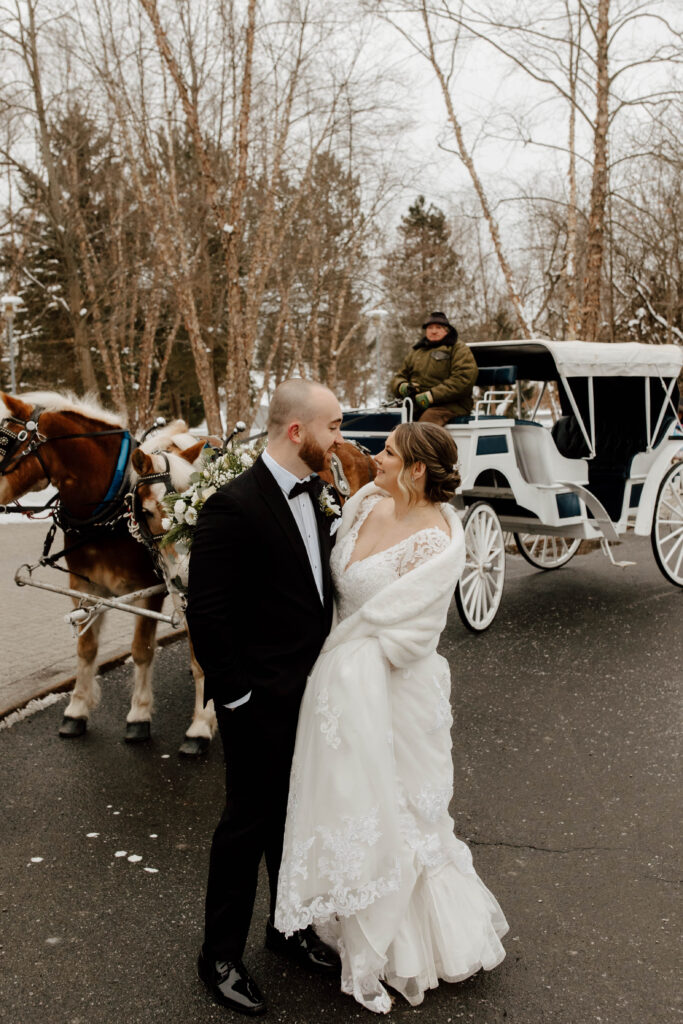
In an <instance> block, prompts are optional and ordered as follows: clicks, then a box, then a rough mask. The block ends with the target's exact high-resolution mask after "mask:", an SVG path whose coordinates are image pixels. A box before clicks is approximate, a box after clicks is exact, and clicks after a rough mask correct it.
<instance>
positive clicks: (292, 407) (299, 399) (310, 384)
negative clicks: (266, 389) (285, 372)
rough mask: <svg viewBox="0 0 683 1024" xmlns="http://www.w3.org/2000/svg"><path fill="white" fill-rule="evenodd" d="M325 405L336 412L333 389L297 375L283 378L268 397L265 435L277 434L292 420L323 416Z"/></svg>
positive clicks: (299, 420)
mask: <svg viewBox="0 0 683 1024" xmlns="http://www.w3.org/2000/svg"><path fill="white" fill-rule="evenodd" d="M328 407H329V410H330V411H331V412H333V413H334V416H336V409H338V408H339V403H338V402H337V399H336V397H335V395H334V394H333V392H332V391H330V389H329V388H326V387H325V386H324V385H323V384H318V383H317V382H316V381H313V380H302V379H301V378H298V377H297V378H295V379H293V380H285V381H283V382H282V384H278V386H277V387H276V388H275V391H274V392H273V397H272V398H271V400H270V407H269V409H268V437H269V438H271V439H274V438H276V437H279V436H280V435H282V434H284V433H285V432H286V431H287V428H288V427H289V426H290V424H292V423H295V422H296V423H301V424H302V425H305V424H306V423H310V421H311V420H313V419H315V418H316V417H318V416H321V415H323V416H324V415H325V414H326V411H327V410H328ZM335 407H336V409H335ZM334 416H333V418H334Z"/></svg>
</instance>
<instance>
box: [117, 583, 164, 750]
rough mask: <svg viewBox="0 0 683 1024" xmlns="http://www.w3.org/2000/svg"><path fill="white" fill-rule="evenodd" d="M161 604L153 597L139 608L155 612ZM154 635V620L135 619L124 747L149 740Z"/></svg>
mask: <svg viewBox="0 0 683 1024" xmlns="http://www.w3.org/2000/svg"><path fill="white" fill-rule="evenodd" d="M163 601H164V595H163V594H154V595H152V597H150V598H147V600H146V601H144V602H142V605H141V606H142V607H145V608H150V609H152V610H154V611H159V609H160V608H161V605H162V604H163ZM156 631H157V620H156V619H148V618H147V616H144V615H140V616H138V618H137V621H136V623H135V632H134V634H133V644H132V647H131V654H132V656H133V665H134V682H133V696H132V698H131V702H130V711H129V712H128V714H127V716H126V733H125V740H126V742H127V743H139V742H141V741H144V740H148V739H149V737H150V720H151V718H152V706H153V703H154V694H153V691H152V665H153V662H154V651H155V647H156V642H155V638H156Z"/></svg>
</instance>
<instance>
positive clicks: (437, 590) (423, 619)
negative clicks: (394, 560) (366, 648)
mask: <svg viewBox="0 0 683 1024" xmlns="http://www.w3.org/2000/svg"><path fill="white" fill-rule="evenodd" d="M384 493H385V492H384V491H382V490H381V489H380V488H379V487H377V485H376V484H374V483H370V484H367V485H366V486H365V487H363V488H361V490H360V491H358V492H357V493H356V494H355V495H354V496H353V497H352V498H351V499H349V501H347V502H346V504H345V505H344V511H343V514H342V521H341V525H340V527H339V530H338V538H337V542H339V541H340V540H341V539H342V538H343V537H344V536H345V535H346V534H347V533H348V531H349V530H350V529H351V526H352V524H353V522H354V519H355V517H356V515H357V514H358V511H359V508H360V504H361V502H362V501H363V499H364V498H365V497H366V495H369V494H384ZM441 511H442V513H443V516H444V518H445V519H446V522H447V523H448V526H449V529H450V531H451V542H450V544H449V545H448V547H447V548H446V549H445V550H444V551H441V552H439V553H438V554H435V555H434V556H433V557H432V558H430V559H428V560H427V561H426V562H423V563H422V564H421V565H418V566H417V568H415V569H412V570H411V571H410V572H408V573H406V574H405V575H404V576H401V577H399V578H398V579H397V580H396V581H395V582H394V583H391V584H390V585H389V586H387V587H384V588H383V589H382V590H381V591H380V592H379V593H377V594H375V596H374V597H372V598H370V600H368V601H366V602H365V604H364V605H363V606H362V607H361V608H359V609H358V610H357V611H356V612H354V614H353V615H350V616H349V617H348V618H347V619H344V620H343V621H341V622H339V623H338V624H337V625H335V626H334V627H333V629H332V632H331V633H330V635H329V636H328V638H327V640H326V642H325V645H324V647H323V652H326V651H331V650H333V649H334V648H335V647H337V646H339V645H340V644H343V643H346V642H347V641H348V640H357V639H361V638H363V637H375V638H376V639H377V640H378V641H379V643H380V646H381V648H382V652H383V654H384V655H385V657H386V658H387V659H388V661H389V662H390V664H391V665H392V666H394V667H395V668H402V667H404V666H406V665H408V664H410V663H411V662H413V661H416V660H418V659H419V658H423V657H426V656H427V655H429V654H432V653H433V652H434V651H435V650H436V646H437V643H438V641H439V636H440V634H441V631H442V630H443V628H444V626H445V624H446V616H447V614H448V607H449V604H450V601H451V598H452V597H453V592H454V590H455V586H456V583H457V582H458V579H459V577H460V574H461V572H462V570H463V567H464V564H465V540H464V535H463V530H462V525H461V523H460V520H459V518H458V516H457V514H456V513H455V511H454V510H453V509H452V508H451V506H450V505H446V504H444V505H442V506H441Z"/></svg>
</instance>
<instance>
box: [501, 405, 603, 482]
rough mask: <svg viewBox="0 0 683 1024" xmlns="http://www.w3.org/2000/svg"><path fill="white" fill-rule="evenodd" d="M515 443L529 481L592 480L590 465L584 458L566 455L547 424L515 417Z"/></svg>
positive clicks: (520, 465) (520, 468) (523, 470)
mask: <svg viewBox="0 0 683 1024" xmlns="http://www.w3.org/2000/svg"><path fill="white" fill-rule="evenodd" d="M512 443H513V445H514V449H515V458H516V462H517V467H518V469H519V471H520V473H521V474H522V476H523V478H524V479H525V480H526V482H527V483H529V484H556V483H559V481H561V480H567V481H569V482H571V483H575V484H586V483H588V464H587V463H586V462H585V461H584V460H583V459H580V458H566V457H565V456H564V455H562V454H561V453H560V452H559V451H558V449H557V445H556V444H555V442H554V440H553V438H552V436H551V433H550V431H549V430H548V429H547V428H546V427H543V426H541V425H540V424H538V423H530V422H525V421H524V420H515V425H514V427H513V428H512Z"/></svg>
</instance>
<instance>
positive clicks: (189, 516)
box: [185, 506, 197, 526]
mask: <svg viewBox="0 0 683 1024" xmlns="http://www.w3.org/2000/svg"><path fill="white" fill-rule="evenodd" d="M185 522H186V523H187V525H188V526H194V524H195V523H196V522H197V509H196V508H193V507H192V506H190V508H188V510H187V512H186V513H185Z"/></svg>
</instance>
